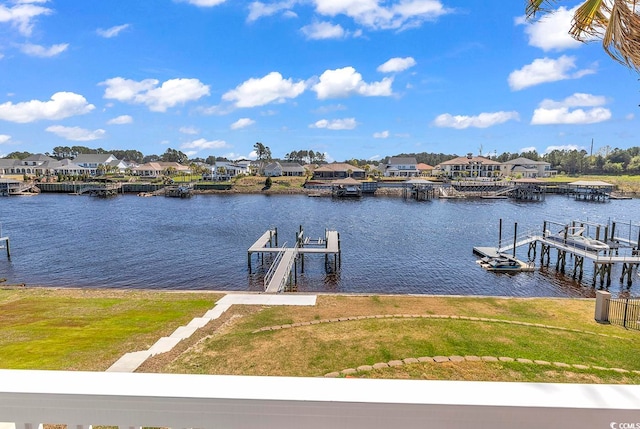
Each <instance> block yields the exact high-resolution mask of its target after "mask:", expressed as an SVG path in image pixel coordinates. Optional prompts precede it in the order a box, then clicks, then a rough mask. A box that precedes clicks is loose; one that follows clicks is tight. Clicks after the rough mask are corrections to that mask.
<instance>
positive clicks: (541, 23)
mask: <svg viewBox="0 0 640 429" xmlns="http://www.w3.org/2000/svg"><path fill="white" fill-rule="evenodd" d="M577 8H578V6H576V7H574V8H572V9H567V8H565V7H563V6H561V7H559V8H558V9H557V10H556V11H554V12H553V13H549V14H545V15H543V16H542V18H540V19H539V20H537V21H533V22H528V21H527V20H526V19H525V18H524V17H519V18H517V19H516V24H517V25H524V32H525V33H526V34H527V36H528V37H529V45H530V46H535V47H536V48H540V49H542V50H543V51H545V52H547V51H554V50H555V51H561V50H564V49H575V48H578V47H580V45H582V43H580V42H578V41H577V40H575V39H574V38H573V37H571V36H570V35H569V30H570V29H571V20H572V19H573V15H574V14H575V11H576V10H577Z"/></svg>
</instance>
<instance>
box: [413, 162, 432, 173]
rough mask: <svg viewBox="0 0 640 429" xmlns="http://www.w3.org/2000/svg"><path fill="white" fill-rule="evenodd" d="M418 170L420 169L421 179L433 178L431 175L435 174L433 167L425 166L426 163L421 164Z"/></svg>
mask: <svg viewBox="0 0 640 429" xmlns="http://www.w3.org/2000/svg"><path fill="white" fill-rule="evenodd" d="M416 168H417V169H418V172H419V173H420V174H419V175H420V176H421V177H427V176H431V173H432V172H433V167H432V166H430V165H429V164H425V163H424V162H419V163H418V165H417V166H416Z"/></svg>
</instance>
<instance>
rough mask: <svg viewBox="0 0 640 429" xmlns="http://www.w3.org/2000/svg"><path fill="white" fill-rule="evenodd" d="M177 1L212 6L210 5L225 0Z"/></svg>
mask: <svg viewBox="0 0 640 429" xmlns="http://www.w3.org/2000/svg"><path fill="white" fill-rule="evenodd" d="M177 1H181V2H184V3H189V4H192V5H194V6H198V7H212V6H218V5H219V4H222V3H224V2H225V1H227V0H177Z"/></svg>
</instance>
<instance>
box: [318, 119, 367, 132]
mask: <svg viewBox="0 0 640 429" xmlns="http://www.w3.org/2000/svg"><path fill="white" fill-rule="evenodd" d="M357 125H358V123H357V122H356V120H355V118H345V119H332V120H328V119H321V120H319V121H317V122H316V123H314V124H311V125H309V128H326V129H328V130H352V129H354V128H355V127H356V126H357Z"/></svg>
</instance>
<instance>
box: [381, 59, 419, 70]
mask: <svg viewBox="0 0 640 429" xmlns="http://www.w3.org/2000/svg"><path fill="white" fill-rule="evenodd" d="M415 65H416V60H414V59H413V58H412V57H405V58H399V57H396V58H391V59H390V60H389V61H387V62H386V63H384V64H382V65H380V66H379V67H378V69H377V70H378V71H379V72H381V73H397V72H401V71H404V70H407V69H408V68H411V67H413V66H415Z"/></svg>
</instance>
